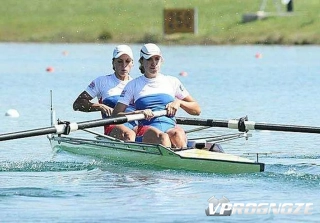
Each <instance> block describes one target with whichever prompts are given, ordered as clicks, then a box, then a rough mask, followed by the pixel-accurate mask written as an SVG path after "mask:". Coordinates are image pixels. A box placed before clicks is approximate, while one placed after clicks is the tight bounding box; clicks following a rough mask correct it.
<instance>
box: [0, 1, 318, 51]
mask: <svg viewBox="0 0 320 223" xmlns="http://www.w3.org/2000/svg"><path fill="white" fill-rule="evenodd" d="M262 2H263V1H262V0H121V1H117V0H45V1H41V0H2V1H1V7H0V42H51V43H71V42H72V43H80V42H103V43H107V42H110V43H111V42H112V43H144V42H156V43H162V44H208V45H212V44H290V45H293V44H295V45H299V44H320V10H319V8H320V2H319V0H293V12H291V13H286V11H287V8H286V6H285V5H283V4H281V0H278V4H275V2H276V1H274V0H267V1H266V5H265V7H264V12H266V13H267V15H271V16H268V17H267V18H265V19H262V20H256V21H252V22H247V23H244V22H243V21H242V18H243V15H244V14H247V13H256V12H257V11H259V10H260V8H261V6H262ZM171 8H196V9H197V13H198V33H197V34H192V33H191V34H190V33H175V34H170V35H165V34H164V32H163V26H164V25H163V24H164V18H163V10H164V9H171ZM279 9H280V10H281V13H282V16H280V15H279V13H278V12H279Z"/></svg>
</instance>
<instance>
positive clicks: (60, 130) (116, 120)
mask: <svg viewBox="0 0 320 223" xmlns="http://www.w3.org/2000/svg"><path fill="white" fill-rule="evenodd" d="M153 114H154V116H155V117H158V116H163V115H166V114H167V111H166V110H162V111H155V112H153ZM142 119H144V114H131V115H123V116H118V117H110V118H106V119H97V120H91V121H84V122H78V123H77V122H73V123H70V122H63V123H60V124H57V125H54V126H51V127H46V128H38V129H31V130H26V131H20V132H11V133H6V134H0V141H5V140H10V139H19V138H26V137H32V136H39V135H46V134H53V133H56V134H66V135H67V134H69V133H70V132H73V131H76V130H78V129H86V128H94V127H99V126H103V125H111V124H114V125H117V124H123V123H126V122H131V121H138V120H142Z"/></svg>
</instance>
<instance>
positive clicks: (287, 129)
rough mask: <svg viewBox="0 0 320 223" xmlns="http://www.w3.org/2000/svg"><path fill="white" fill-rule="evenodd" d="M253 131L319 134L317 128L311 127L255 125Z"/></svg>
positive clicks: (319, 130) (319, 131)
mask: <svg viewBox="0 0 320 223" xmlns="http://www.w3.org/2000/svg"><path fill="white" fill-rule="evenodd" d="M254 129H256V130H270V131H282V132H302V133H317V134H320V128H319V127H313V126H299V125H280V124H266V123H255V125H254Z"/></svg>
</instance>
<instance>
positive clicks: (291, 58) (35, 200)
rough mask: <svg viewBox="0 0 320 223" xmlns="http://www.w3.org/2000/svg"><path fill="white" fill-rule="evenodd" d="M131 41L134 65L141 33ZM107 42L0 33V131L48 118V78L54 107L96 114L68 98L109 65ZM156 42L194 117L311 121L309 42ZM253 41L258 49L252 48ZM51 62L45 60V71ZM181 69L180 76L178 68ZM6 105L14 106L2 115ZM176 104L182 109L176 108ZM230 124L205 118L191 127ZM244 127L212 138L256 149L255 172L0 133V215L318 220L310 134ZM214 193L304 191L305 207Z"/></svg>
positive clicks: (314, 52)
mask: <svg viewBox="0 0 320 223" xmlns="http://www.w3.org/2000/svg"><path fill="white" fill-rule="evenodd" d="M132 47H133V50H134V56H135V67H134V70H133V72H132V76H134V77H136V76H138V75H140V74H139V70H138V62H137V59H138V56H139V54H138V53H139V48H140V45H132ZM113 48H114V44H101V45H99V44H15V43H2V44H0V52H1V54H0V64H1V65H0V80H1V88H0V123H1V124H0V132H1V133H6V132H15V131H21V130H28V129H33V128H40V127H48V126H50V90H52V92H53V105H54V109H55V110H56V113H57V117H58V118H60V119H62V120H68V121H84V120H90V119H97V118H99V114H98V113H81V112H74V111H73V110H72V103H73V101H74V99H75V98H76V97H77V96H78V94H79V93H80V92H81V91H83V90H84V89H85V87H86V86H87V84H89V82H90V81H91V80H92V79H94V78H95V77H97V76H99V75H102V74H106V73H110V72H111V71H112V66H111V55H112V50H113ZM161 48H162V50H163V54H164V59H165V62H164V64H163V67H162V72H163V73H165V74H170V75H173V76H176V77H178V78H179V79H181V81H182V82H183V83H184V84H185V87H186V88H187V89H188V90H189V91H190V93H191V94H192V96H193V97H194V98H195V99H197V100H198V102H199V103H200V105H201V107H202V114H201V116H200V117H201V118H212V119H223V120H228V119H233V118H239V117H242V116H245V115H248V118H249V120H251V121H256V122H267V123H274V124H295V125H312V126H320V119H319V111H320V103H319V99H318V96H319V95H320V87H319V86H320V63H319V56H320V47H318V46H305V47H299V46H161ZM64 52H67V53H64ZM257 53H259V54H260V55H262V57H261V58H256V57H255V55H256V54H257ZM49 66H51V67H53V68H54V69H55V70H54V72H51V73H50V72H47V71H46V68H47V67H49ZM182 71H185V72H187V73H188V76H186V77H183V76H180V75H179V73H180V72H182ZM11 108H13V109H16V110H17V111H18V112H19V113H20V117H19V118H10V117H7V116H5V115H4V114H5V113H6V111H7V110H9V109H11ZM179 115H180V116H187V114H186V113H184V112H183V111H180V112H179ZM94 130H95V131H100V132H102V129H101V128H96V129H94ZM235 131H236V130H228V129H222V128H213V129H209V130H206V131H204V132H201V133H195V134H194V135H196V136H197V134H198V136H199V135H201V136H202V135H204V134H206V135H210V134H223V133H234V132H235ZM250 133H251V134H252V135H253V136H252V137H250V138H249V139H248V140H245V139H238V140H236V141H231V142H229V143H223V144H222V147H223V148H224V150H225V151H226V152H229V153H235V154H238V155H243V156H249V157H250V158H254V157H255V155H252V153H261V154H260V156H259V161H260V162H264V163H266V168H265V172H263V173H255V174H231V175H221V174H207V173H192V172H182V171H173V170H159V169H147V168H142V167H137V166H127V165H120V164H117V163H112V162H109V161H107V160H97V159H94V158H90V157H81V156H75V155H71V154H67V153H64V152H59V153H55V152H53V151H52V150H51V148H50V145H49V142H48V140H47V138H46V136H38V137H32V138H25V139H17V140H11V141H5V142H0V216H1V220H0V221H1V222H212V221H217V220H218V221H221V222H319V219H320V202H319V197H320V161H319V159H320V149H319V145H320V136H319V135H317V134H305V133H284V132H271V131H250ZM74 134H78V135H83V134H86V133H83V132H76V133H74ZM248 153H249V155H247V154H248ZM264 154H265V155H264ZM212 196H215V197H217V198H221V197H223V196H225V197H227V198H228V199H229V200H230V202H232V203H235V202H238V203H239V202H243V203H254V202H256V203H263V202H264V203H266V202H267V203H277V204H280V203H313V206H312V207H313V209H312V211H311V214H309V215H305V214H303V212H300V214H299V215H290V214H278V215H277V214H265V215H257V214H252V215H249V214H247V215H239V214H235V215H231V216H229V217H227V216H226V217H215V216H206V214H205V209H206V208H208V204H209V203H208V199H209V198H211V197H212Z"/></svg>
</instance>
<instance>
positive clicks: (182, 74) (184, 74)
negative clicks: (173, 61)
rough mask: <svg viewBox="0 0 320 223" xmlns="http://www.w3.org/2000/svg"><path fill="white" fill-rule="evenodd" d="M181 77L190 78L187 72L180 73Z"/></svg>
mask: <svg viewBox="0 0 320 223" xmlns="http://www.w3.org/2000/svg"><path fill="white" fill-rule="evenodd" d="M180 76H182V77H186V76H188V73H187V72H185V71H181V72H180Z"/></svg>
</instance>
